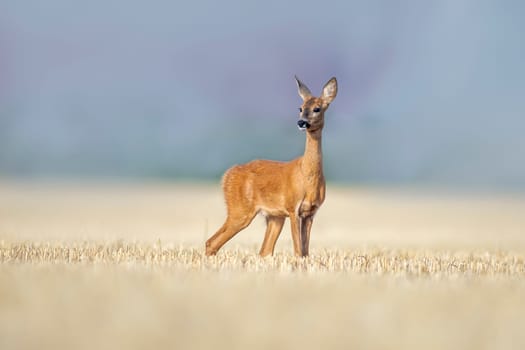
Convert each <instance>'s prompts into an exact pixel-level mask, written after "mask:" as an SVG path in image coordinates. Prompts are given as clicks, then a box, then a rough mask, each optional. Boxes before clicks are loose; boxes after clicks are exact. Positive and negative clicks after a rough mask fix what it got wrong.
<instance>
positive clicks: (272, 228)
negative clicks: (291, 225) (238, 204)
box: [259, 216, 285, 256]
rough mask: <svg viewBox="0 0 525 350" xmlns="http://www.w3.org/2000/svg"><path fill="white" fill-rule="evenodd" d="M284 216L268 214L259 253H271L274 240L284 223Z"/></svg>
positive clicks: (273, 247)
mask: <svg viewBox="0 0 525 350" xmlns="http://www.w3.org/2000/svg"><path fill="white" fill-rule="evenodd" d="M284 219H285V218H284V217H279V216H268V217H267V218H266V233H265V234H264V241H263V243H262V246H261V250H260V251H259V254H260V255H261V256H267V255H273V251H274V249H275V242H277V238H279V235H280V234H281V230H282V229H283V225H284Z"/></svg>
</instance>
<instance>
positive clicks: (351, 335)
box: [0, 182, 525, 349]
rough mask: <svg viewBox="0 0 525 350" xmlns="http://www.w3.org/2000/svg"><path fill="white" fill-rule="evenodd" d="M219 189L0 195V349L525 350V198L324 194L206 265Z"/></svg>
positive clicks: (48, 188) (360, 191)
mask: <svg viewBox="0 0 525 350" xmlns="http://www.w3.org/2000/svg"><path fill="white" fill-rule="evenodd" d="M223 215H224V208H223V202H222V199H221V195H220V192H219V186H218V185H194V184H193V185H185V184H181V185H173V184H141V185H136V184H93V183H92V184H89V185H86V184H52V183H46V184H42V183H40V184H34V183H20V182H17V183H14V182H4V183H2V184H0V348H1V349H21V348H29V349H31V348H39V349H41V348H54V349H57V348H80V349H83V348H86V349H87V348H101V349H115V348H124V347H125V348H137V349H142V348H151V347H159V346H160V347H170V348H204V347H206V348H211V347H213V348H219V349H222V348H224V349H226V348H228V349H235V348H238V349H241V348H243V349H244V348H255V349H267V348H270V347H272V348H273V347H274V348H297V347H302V348H311V349H317V348H326V347H329V348H341V349H347V348H376V349H379V348H393V349H394V348H395V349H398V348H403V349H421V348H425V349H443V348H451V349H494V348H505V349H521V348H524V347H525V335H524V334H523V332H522V328H523V324H525V298H524V297H523V296H524V295H525V230H524V228H525V198H523V197H520V196H517V195H509V194H466V193H463V194H458V193H443V192H442V191H431V190H427V191H414V190H402V189H397V190H392V189H366V188H342V187H337V186H330V185H329V187H328V197H327V202H326V203H325V205H324V206H323V207H322V208H321V210H320V211H319V213H318V216H317V218H316V221H315V222H314V228H313V230H312V243H311V248H312V252H311V256H310V257H308V258H305V259H303V258H296V257H294V256H292V254H291V252H292V243H291V238H290V233H289V229H288V227H286V228H285V230H284V231H283V233H282V235H281V238H280V240H279V241H278V243H277V252H276V255H275V256H274V257H267V258H260V257H259V256H257V255H256V252H257V250H258V248H259V245H260V243H261V242H262V236H263V231H264V224H263V220H259V219H256V221H255V222H254V223H252V225H251V226H250V227H249V228H248V229H247V230H245V231H243V232H241V233H240V234H239V235H238V236H236V237H235V238H234V239H233V240H232V241H231V242H229V243H228V244H226V246H225V247H224V248H223V249H222V250H221V251H220V252H219V254H218V255H217V256H215V257H210V258H207V257H205V256H204V255H203V249H202V247H203V243H204V241H205V239H206V238H207V237H208V236H209V235H211V234H213V232H214V230H215V229H216V228H218V227H219V226H220V224H221V223H222V220H223Z"/></svg>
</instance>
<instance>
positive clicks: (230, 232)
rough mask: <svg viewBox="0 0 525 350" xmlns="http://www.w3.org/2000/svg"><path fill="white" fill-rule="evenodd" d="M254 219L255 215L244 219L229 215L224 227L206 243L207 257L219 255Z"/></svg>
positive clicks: (243, 217)
mask: <svg viewBox="0 0 525 350" xmlns="http://www.w3.org/2000/svg"><path fill="white" fill-rule="evenodd" d="M254 217H255V214H253V215H249V216H242V217H233V216H231V215H228V217H227V218H226V222H225V223H224V225H222V227H221V228H220V229H219V230H218V231H217V232H216V233H215V234H214V235H213V236H211V237H210V238H209V239H208V240H207V241H206V255H207V256H210V255H215V254H217V251H218V250H219V249H221V247H222V246H223V245H224V244H225V243H226V242H228V241H229V240H230V239H232V237H233V236H235V235H236V234H237V233H239V231H241V230H242V229H244V228H246V226H248V225H249V224H250V222H252V220H253V218H254Z"/></svg>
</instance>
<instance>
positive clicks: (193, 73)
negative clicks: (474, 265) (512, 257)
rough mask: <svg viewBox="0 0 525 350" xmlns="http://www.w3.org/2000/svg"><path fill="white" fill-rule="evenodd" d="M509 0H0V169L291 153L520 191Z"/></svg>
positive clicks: (523, 167) (344, 173)
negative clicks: (313, 133) (303, 120)
mask: <svg viewBox="0 0 525 350" xmlns="http://www.w3.org/2000/svg"><path fill="white" fill-rule="evenodd" d="M524 9H525V3H523V2H520V1H493V2H490V1H478V0H464V1H457V0H444V1H426V2H420V1H416V0H413V1H401V2H391V1H386V0H385V1H364V2H357V1H326V2H319V1H316V2H313V1H312V2H309V1H304V0H303V1H288V2H282V1H271V0H269V1H265V2H248V1H222V2H217V1H201V2H191V1H190V2H188V1H186V2H180V1H148V2H129V1H124V0H104V1H100V0H94V1H89V2H74V1H66V0H52V1H45V2H42V1H3V2H2V3H1V4H0V176H2V177H8V178H9V177H11V178H12V177H15V178H59V179H70V178H115V177H116V178H130V179H175V180H188V179H193V180H195V179H202V180H210V181H215V180H218V179H219V177H220V176H221V174H222V173H223V172H224V170H225V169H227V168H228V167H229V166H231V165H232V164H235V163H241V162H246V161H248V160H251V159H253V158H269V159H279V160H289V159H292V158H294V157H296V156H298V155H300V154H301V153H302V152H303V148H304V134H302V133H301V132H299V131H298V130H297V128H296V120H297V114H298V111H297V108H298V107H299V105H300V102H301V101H300V98H299V97H298V95H297V90H296V86H295V82H294V79H293V76H294V74H297V75H298V76H299V77H300V78H301V79H302V80H303V81H304V82H305V83H306V84H307V85H308V86H309V87H310V89H311V90H312V92H313V93H314V94H318V93H319V92H320V91H321V88H322V86H323V84H324V83H325V82H326V81H327V80H328V79H329V78H330V77H331V76H336V77H337V78H338V81H339V95H338V97H337V99H336V100H335V101H334V103H333V104H332V106H331V107H330V109H329V111H328V112H327V116H326V118H327V120H326V127H325V131H324V139H323V142H324V157H325V171H326V175H327V178H328V179H329V180H331V181H337V182H344V183H372V184H394V185H398V184H423V185H444V186H457V187H465V186H468V187H476V188H484V189H487V188H489V189H492V188H494V189H498V188H511V189H524V188H525V161H524V150H525V137H523V135H524V131H525V113H524V112H525V98H524V97H525V96H524V95H525V94H524V92H525V69H524V64H523V62H524V58H525V40H523V33H524V32H525V24H524V23H525V22H524V21H523V18H524V15H525V11H524Z"/></svg>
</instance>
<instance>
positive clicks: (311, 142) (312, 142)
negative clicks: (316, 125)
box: [301, 129, 323, 181]
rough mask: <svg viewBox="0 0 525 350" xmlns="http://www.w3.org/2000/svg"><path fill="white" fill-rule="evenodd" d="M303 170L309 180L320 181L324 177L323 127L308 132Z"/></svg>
mask: <svg viewBox="0 0 525 350" xmlns="http://www.w3.org/2000/svg"><path fill="white" fill-rule="evenodd" d="M301 170H302V173H303V175H304V176H305V177H306V179H307V180H308V181H319V180H320V179H321V178H322V177H323V154H322V148H321V129H318V130H315V131H312V132H310V131H307V132H306V145H305V148H304V156H303V160H302V164H301Z"/></svg>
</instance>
